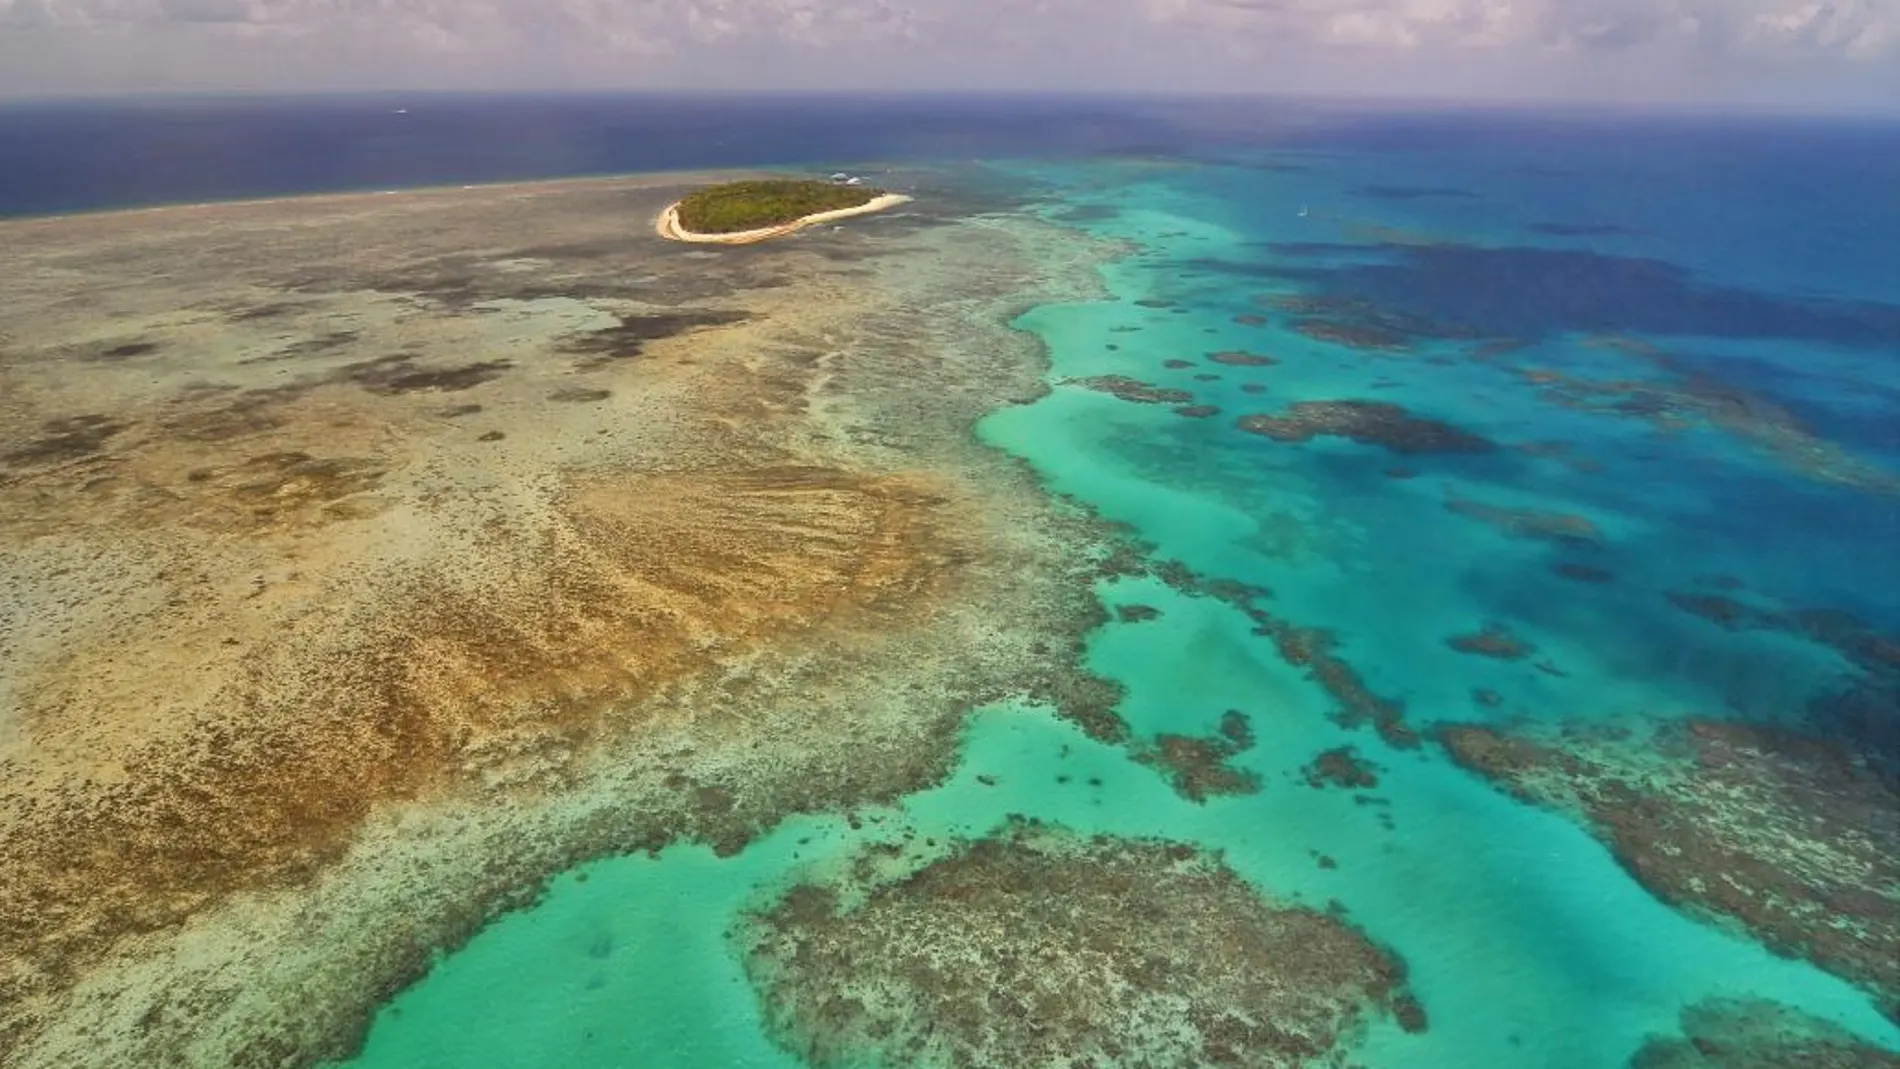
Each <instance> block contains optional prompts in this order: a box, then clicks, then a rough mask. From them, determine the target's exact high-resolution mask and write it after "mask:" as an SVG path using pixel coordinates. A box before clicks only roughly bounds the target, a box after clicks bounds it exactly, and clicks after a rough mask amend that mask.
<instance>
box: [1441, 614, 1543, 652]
mask: <svg viewBox="0 0 1900 1069" xmlns="http://www.w3.org/2000/svg"><path fill="white" fill-rule="evenodd" d="M1445 645H1447V646H1450V647H1451V648H1452V649H1454V650H1457V651H1458V652H1459V653H1468V654H1471V655H1472V656H1474V657H1490V658H1493V659H1495V660H1500V661H1521V660H1523V659H1524V658H1526V657H1528V656H1530V655H1531V654H1532V653H1533V652H1535V651H1536V649H1537V647H1535V646H1533V645H1531V644H1530V643H1528V642H1526V641H1524V640H1523V639H1521V638H1518V637H1517V636H1516V635H1515V634H1513V633H1512V632H1511V629H1510V628H1508V627H1506V626H1504V625H1503V624H1499V623H1490V624H1486V625H1485V626H1484V629H1483V630H1481V631H1475V632H1473V633H1471V634H1468V635H1453V636H1452V637H1450V638H1448V639H1446V640H1445Z"/></svg>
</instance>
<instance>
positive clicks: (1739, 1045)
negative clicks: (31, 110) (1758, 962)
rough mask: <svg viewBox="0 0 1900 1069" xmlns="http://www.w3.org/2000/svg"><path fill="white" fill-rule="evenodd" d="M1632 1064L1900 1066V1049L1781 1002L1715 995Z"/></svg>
mask: <svg viewBox="0 0 1900 1069" xmlns="http://www.w3.org/2000/svg"><path fill="white" fill-rule="evenodd" d="M1630 1069H1900V1054H1895V1053H1894V1052H1892V1051H1889V1050H1882V1049H1880V1048H1879V1047H1876V1046H1873V1045H1872V1044H1870V1043H1867V1042H1865V1041H1864V1040H1862V1039H1860V1038H1859V1037H1858V1036H1855V1035H1853V1034H1852V1033H1850V1032H1848V1031H1846V1030H1844V1029H1842V1028H1841V1027H1840V1026H1838V1025H1835V1024H1833V1023H1831V1022H1828V1021H1823V1020H1820V1019H1818V1018H1814V1017H1809V1016H1808V1015H1807V1014H1804V1013H1801V1012H1800V1011H1798V1010H1793V1009H1789V1008H1788V1007H1786V1006H1782V1005H1779V1004H1778V1003H1773V1002H1766V1001H1763V1000H1759V999H1711V1000H1709V1001H1707V1002H1701V1003H1697V1004H1696V1005H1694V1006H1691V1007H1689V1008H1688V1009H1686V1010H1684V1011H1683V1012H1682V1035H1681V1036H1658V1037H1656V1038H1655V1039H1652V1040H1650V1041H1649V1042H1647V1043H1645V1044H1643V1046H1642V1048H1641V1049H1639V1050H1638V1051H1637V1052H1636V1054H1635V1055H1634V1056H1632V1057H1631V1058H1630Z"/></svg>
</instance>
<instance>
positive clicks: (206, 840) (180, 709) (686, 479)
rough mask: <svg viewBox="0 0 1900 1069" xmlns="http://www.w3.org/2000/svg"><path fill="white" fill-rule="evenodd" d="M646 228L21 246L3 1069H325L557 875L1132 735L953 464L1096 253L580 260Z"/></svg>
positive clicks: (606, 210)
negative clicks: (944, 293) (1044, 308)
mask: <svg viewBox="0 0 1900 1069" xmlns="http://www.w3.org/2000/svg"><path fill="white" fill-rule="evenodd" d="M670 193H671V191H670V190H668V189H666V188H665V187H664V186H663V185H659V184H657V183H653V182H645V183H643V182H640V181H629V180H615V181H589V182H574V183H559V184H550V185H546V186H530V187H515V188H506V189H495V190H476V191H452V190H444V191H439V192H431V193H417V194H405V195H397V196H389V197H339V198H325V199H315V200H308V201H296V202H288V203H272V204H252V205H232V206H217V207H210V208H182V209H169V210H165V211H158V212H147V213H132V214H127V215H103V216H90V217H83V218H75V219H63V220H35V221H24V222H13V223H7V224H0V244H5V245H6V247H7V248H8V250H9V252H8V257H7V258H6V260H5V261H4V262H3V263H0V284H4V286H5V287H6V289H7V291H8V293H9V298H10V299H9V304H8V306H7V308H6V309H5V310H4V311H0V335H4V336H6V337H7V339H8V344H7V348H6V352H5V353H4V355H0V417H3V418H0V545H4V546H5V549H6V554H5V555H4V557H0V871H4V872H5V873H6V878H5V879H4V880H0V1049H5V1050H7V1051H8V1052H9V1054H8V1063H9V1065H15V1064H17V1065H20V1066H23V1067H25V1066H39V1065H48V1066H51V1065H68V1064H78V1063H79V1062H81V1061H90V1062H91V1063H94V1064H108V1063H109V1064H125V1065H140V1064H151V1065H159V1064H219V1065H239V1066H249V1065H270V1066H288V1065H298V1064H308V1063H310V1062H313V1061H316V1060H321V1059H323V1058H328V1057H335V1056H339V1055H342V1054H345V1053H347V1052H348V1050H349V1047H350V1045H351V1043H352V1042H353V1041H354V1040H355V1038H356V1037H357V1035H358V1034H359V1029H360V1028H361V1027H362V1025H363V1023H364V1022H365V1020H366V1019H367V1014H368V1012H369V1010H370V1009H371V1008H372V1005H373V1003H374V1002H375V1001H376V1000H378V999H379V998H381V997H383V996H384V995H386V994H387V993H389V992H390V991H392V990H394V988H396V987H398V986H400V985H401V984H403V983H405V982H407V981H408V980H409V979H411V978H413V977H414V976H416V975H419V973H420V972H421V971H422V970H423V969H426V968H427V966H428V962H429V960H430V956H431V954H432V953H434V952H435V951H436V950H438V949H440V948H442V947H444V946H448V945H453V944H454V943H456V942H458V941H459V940H461V939H464V938H466V937H467V936H468V935H469V934H470V933H471V932H472V931H473V930H474V929H475V928H476V927H477V926H479V925H480V924H481V923H482V921H483V919H484V918H485V917H487V916H488V915H490V914H491V913H492V911H494V910H496V909H501V908H506V907H507V906H509V905H510V904H515V903H519V902H520V901H522V900H523V899H524V898H525V897H526V896H529V895H531V894H532V893H533V891H534V889H535V888H536V887H537V886H539V884H540V883H541V881H543V880H544V879H546V878H547V876H548V875H549V874H551V873H552V872H555V871H558V870H559V869H560V868H562V867H565V866H567V865H569V864H572V863H573V862H575V861H578V860H581V859H583V858H585V857H588V856H592V855H594V854H598V853H600V852H603V851H609V850H627V849H641V848H657V847H658V846H662V845H664V844H666V843H667V842H671V841H676V840H680V839H689V838H691V839H699V840H702V841H705V842H708V843H711V844H713V845H714V846H715V847H716V848H717V849H720V850H722V851H727V850H733V849H737V848H738V847H739V846H741V845H743V843H744V842H745V841H746V840H747V838H748V837H749V836H751V835H752V834H754V833H755V832H756V831H757V830H758V829H759V828H761V827H765V826H769V825H770V824H772V823H774V822H776V821H777V820H779V819H781V818H782V817H783V816H784V815H785V814H787V813H789V812H793V811H797V810H800V809H814V808H816V809H822V808H830V807H834V806H843V805H851V804H859V803H862V802H865V801H870V800H876V799H881V798H889V797H893V796H895V795H896V794H899V793H902V792H904V791H907V790H912V789H915V788H916V787H918V786H920V785H922V784H924V783H928V782H930V781H931V780H932V779H933V778H935V777H937V776H939V775H941V774H943V772H944V771H945V770H946V769H947V768H948V767H949V764H950V761H951V760H952V758H953V754H954V741H955V736H956V731H957V724H958V721H959V718H960V717H961V715H962V711H963V710H964V709H967V708H968V707H969V706H970V705H971V704H973V703H975V702H980V701H985V700H991V699H993V698H998V697H1001V696H1003V695H1006V694H1014V693H1027V694H1030V695H1033V696H1036V697H1038V698H1040V699H1041V700H1046V701H1049V702H1050V703H1051V704H1055V705H1057V706H1059V707H1061V708H1062V709H1063V710H1064V712H1065V713H1068V714H1070V715H1073V716H1075V717H1077V718H1078V719H1079V720H1082V721H1085V722H1090V723H1098V724H1099V725H1101V730H1103V731H1105V732H1109V733H1112V731H1113V730H1114V727H1115V724H1116V723H1117V721H1116V718H1115V717H1114V715H1113V704H1114V701H1115V699H1116V697H1117V696H1118V695H1117V692H1116V690H1115V688H1114V687H1113V686H1112V685H1110V684H1107V683H1104V682H1103V681H1100V680H1096V679H1093V678H1092V677H1089V676H1087V675H1086V674H1085V673H1083V672H1081V671H1080V670H1079V669H1078V668H1077V667H1076V665H1077V658H1078V656H1079V652H1080V648H1081V641H1080V636H1081V634H1082V632H1083V631H1084V630H1085V629H1086V628H1087V627H1089V626H1090V625H1091V624H1093V623H1094V622H1095V621H1096V620H1097V619H1099V613H1100V609H1099V607H1097V606H1094V605H1093V604H1091V601H1092V599H1091V598H1089V597H1088V595H1087V587H1086V583H1085V582H1083V581H1082V579H1083V577H1085V576H1086V575H1087V574H1088V573H1089V571H1090V570H1091V568H1092V565H1091V564H1090V563H1089V561H1088V559H1087V557H1088V555H1089V554H1090V553H1091V552H1092V547H1093V546H1094V545H1096V544H1097V539H1098V538H1099V537H1100V536H1101V534H1102V532H1100V531H1099V530H1097V529H1096V528H1094V527H1093V526H1092V525H1091V524H1090V523H1089V522H1087V521H1086V520H1085V519H1083V518H1082V517H1079V516H1077V515H1075V514H1073V513H1071V512H1069V511H1067V510H1066V509H1063V508H1061V507H1059V506H1054V505H1052V504H1050V503H1048V502H1047V501H1046V500H1045V499H1044V498H1043V497H1042V495H1041V494H1040V492H1039V491H1038V490H1037V489H1036V488H1035V486H1034V484H1033V481H1032V480H1030V479H1029V478H1028V477H1027V476H1026V475H1025V474H1024V473H1023V472H1022V471H1021V470H1020V469H1018V468H1017V467H1015V466H1013V465H1011V464H1009V463H1007V462H1005V461H1003V460H1002V459H1001V458H999V457H996V456H993V455H991V454H989V453H988V452H987V451H984V450H982V449H981V448H979V447H977V446H976V445H975V444H974V443H973V442H972V440H971V436H970V434H969V428H970V426H971V425H972V424H973V422H974V421H975V420H976V419H977V418H979V417H980V416H981V415H982V414H983V413H984V412H986V411H988V410H989V409H991V408H993V407H994V406H996V405H997V404H1000V403H1005V402H1008V401H1012V400H1019V399H1021V398H1023V397H1025V396H1033V395H1034V393H1035V391H1036V390H1038V389H1039V388H1040V386H1039V381H1038V380H1039V371H1038V369H1037V366H1036V364H1035V361H1034V359H1033V357H1032V356H1030V354H1029V353H1028V352H1027V350H1025V349H1024V348H1023V347H1022V346H1021V345H1020V344H1019V343H1017V342H1015V341H1013V340H1012V339H1011V336H1010V334H1009V332H1008V331H1007V330H1006V329H1005V328H1003V327H1002V326H1001V322H1002V320H1003V319H1004V318H1006V313H1007V309H1008V308H1009V307H1011V305H1010V302H1011V301H1014V300H1018V299H1020V292H1019V291H1020V290H1021V289H1022V288H1023V287H1025V286H1035V285H1047V286H1052V287H1056V288H1054V289H1052V290H1050V292H1051V293H1054V294H1067V295H1070V296H1076V295H1081V294H1085V293H1088V292H1090V291H1089V289H1088V288H1087V285H1088V284H1087V283H1085V282H1078V283H1077V284H1076V285H1075V286H1074V288H1062V287H1064V286H1066V285H1067V284H1066V283H1064V282H1063V281H1062V280H1064V279H1067V278H1071V277H1073V278H1077V279H1081V278H1083V277H1084V276H1085V274H1086V272H1087V268H1088V267H1089V266H1090V264H1091V263H1092V261H1091V260H1090V259H1089V257H1090V256H1092V255H1095V253H1093V252H1088V251H1086V250H1084V249H1083V247H1082V246H1078V245H1076V244H1075V243H1074V242H1073V239H1072V238H1065V239H1064V240H1063V241H1060V242H1058V241H1055V240H1053V238H1050V239H1048V240H1046V241H1045V239H1044V238H1042V237H1041V236H1039V231H1037V230H1036V229H1035V227H1034V225H1033V224H1025V226H1024V228H1022V229H1020V230H1017V231H1013V232H1010V233H1004V232H1002V231H985V232H984V233H983V234H972V235H964V236H963V237H961V238H957V239H954V240H952V239H951V235H950V234H948V233H945V234H943V235H942V236H941V237H932V236H930V235H912V236H904V235H886V236H884V237H882V238H878V237H870V236H863V235H858V236H851V235H842V234H841V235H831V236H821V237H819V238H816V239H814V240H815V241H817V242H819V243H821V244H820V245H809V243H808V248H806V249H805V250H804V251H801V250H800V249H794V248H790V247H787V248H784V249H774V250H770V251H764V252H760V253H758V254H756V255H753V256H748V257H745V258H742V259H741V258H725V257H724V256H723V255H721V254H712V255H711V256H710V257H708V256H706V255H704V254H699V255H693V254H682V253H680V252H679V251H678V250H674V249H672V248H670V247H664V246H662V245H661V244H660V242H659V241H658V240H657V239H654V238H650V237H648V236H646V235H644V234H640V235H638V236H627V234H628V233H631V232H630V231H629V232H625V233H623V232H622V231H613V236H611V237H603V236H602V230H601V223H600V221H601V220H602V219H603V218H643V217H650V216H651V214H652V212H653V211H656V210H657V209H658V207H659V206H661V205H662V204H663V203H665V201H666V200H667V199H668V197H669V195H670ZM826 243H828V244H826ZM878 243H881V244H878ZM821 245H822V246H823V247H821ZM978 246H987V248H985V249H983V250H981V251H979V250H978ZM469 250H482V251H481V252H479V253H475V252H471V251H469ZM1065 250H1066V251H1065ZM873 254H875V255H879V256H886V255H888V256H897V257H902V256H917V257H920V258H922V259H923V261H924V262H929V263H932V264H933V265H934V266H933V270H932V272H931V273H930V277H931V278H932V279H933V280H934V281H933V282H932V285H933V286H936V287H938V289H939V290H941V287H942V286H944V285H946V284H950V283H948V282H946V281H945V280H946V279H955V280H959V281H958V282H957V283H956V284H964V283H967V285H968V287H969V290H968V296H969V297H970V303H969V305H968V307H969V308H970V309H973V310H976V311H974V312H969V313H959V315H958V317H957V318H954V319H953V318H948V317H947V313H937V312H932V311H929V310H928V309H929V308H930V307H932V306H931V305H930V304H929V303H927V302H923V301H921V300H918V299H917V298H918V297H920V296H922V295H921V294H920V293H913V292H911V291H910V290H906V289H905V288H904V286H905V285H906V283H905V282H903V281H902V276H904V275H905V272H903V271H895V272H891V273H890V277H889V278H887V279H884V280H883V281H881V282H880V284H879V286H875V287H874V286H871V285H869V284H867V283H866V282H865V281H864V280H863V279H859V278H853V279H849V280H848V281H847V279H846V276H845V275H843V274H840V273H839V271H838V270H837V268H836V266H835V265H836V264H838V263H850V262H851V261H852V260H853V259H863V258H865V257H867V256H870V255H873ZM972 256H974V257H976V259H969V257H972ZM979 262H981V263H983V264H985V266H981V267H980V269H979ZM54 265H57V266H56V267H55V266H54ZM958 265H961V266H958ZM999 267H1000V268H1001V269H1002V270H1000V271H999V270H998V268H999ZM946 272H949V274H946ZM918 277H921V275H920V276H918ZM1037 279H1043V280H1047V281H1045V282H1040V283H1039V282H1037V281H1035V280H1037ZM917 284H918V285H921V284H922V283H917ZM936 296H939V297H940V296H941V292H938V293H937V294H936ZM656 309H659V310H656ZM666 309H671V311H666ZM965 315H968V316H970V317H969V318H964V316H965ZM970 338H982V339H983V341H982V342H981V347H982V348H984V349H986V350H987V352H986V354H984V355H979V356H974V357H970V358H968V359H963V358H959V359H944V360H932V361H930V362H929V363H930V366H931V367H932V368H935V369H937V370H936V371H935V372H931V373H930V374H936V375H938V378H936V379H933V380H932V381H930V382H928V383H927V384H923V386H922V388H921V390H920V383H919V371H918V369H917V367H916V366H914V364H913V362H914V361H915V359H916V354H917V351H918V347H920V346H924V347H938V346H948V345H950V344H967V339H970ZM957 339H966V341H964V342H958V341H957ZM134 349H136V350H137V351H133V350H134ZM95 351H99V352H117V353H118V354H119V355H116V356H112V357H111V358H110V359H103V360H78V361H75V360H74V359H72V358H73V357H74V356H75V355H78V354H83V353H92V352H95ZM839 353H843V354H846V357H845V358H843V359H836V360H834V359H833V357H832V355H831V354H839ZM634 355H637V356H638V359H625V358H624V357H628V356H634ZM833 365H835V366H833ZM953 369H954V370H953ZM926 395H927V397H926ZM445 404H446V405H447V406H448V407H445ZM504 428H505V432H504ZM991 575H995V576H1003V575H1007V576H1009V578H1008V580H1007V581H1003V580H1001V579H997V580H994V581H993V580H992V579H991V578H987V577H988V576H991ZM996 614H1001V617H1000V618H1005V619H1007V620H1008V621H1009V622H1010V625H1011V628H1010V629H1004V628H999V627H997V626H996V624H995V621H996V620H997V619H998V618H999V617H998V616H997V615H996ZM978 621H984V622H982V623H980V624H979V623H978ZM1019 621H1020V622H1022V623H1023V625H1024V630H1022V631H1020V632H1018V631H1016V630H1013V628H1014V625H1015V624H1016V623H1017V622H1019ZM1031 621H1035V622H1034V623H1032V622H1031ZM893 663H902V664H903V665H904V666H905V671H904V672H903V673H892V672H890V670H889V666H890V665H891V664H893ZM900 676H901V678H902V679H903V680H904V681H905V686H904V687H902V688H898V687H896V686H895V685H894V684H892V683H891V680H892V679H895V678H899V677H900ZM880 680H882V681H880ZM880 710H881V711H880Z"/></svg>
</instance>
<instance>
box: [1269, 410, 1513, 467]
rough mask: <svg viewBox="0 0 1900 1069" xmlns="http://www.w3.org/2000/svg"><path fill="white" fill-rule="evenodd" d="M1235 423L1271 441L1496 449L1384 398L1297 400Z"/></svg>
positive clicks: (1419, 449) (1402, 449) (1408, 450)
mask: <svg viewBox="0 0 1900 1069" xmlns="http://www.w3.org/2000/svg"><path fill="white" fill-rule="evenodd" d="M1239 425H1240V429H1241V430H1243V431H1247V432H1248V433H1250V434H1258V435H1261V436H1263V437H1266V438H1271V439H1273V440H1274V441H1276V442H1307V441H1311V440H1313V439H1314V438H1318V437H1322V436H1330V437H1336V438H1350V439H1352V440H1353V441H1355V442H1361V443H1363V444H1366V445H1377V446H1381V447H1383V448H1385V449H1387V450H1389V451H1391V452H1394V453H1401V454H1412V453H1489V452H1492V451H1494V450H1495V449H1496V448H1497V446H1496V445H1495V444H1494V443H1492V442H1491V441H1490V440H1489V439H1486V438H1481V437H1479V436H1478V435H1475V434H1472V433H1470V432H1468V431H1464V430H1460V429H1459V428H1457V427H1454V426H1452V425H1451V424H1449V423H1445V422H1443V421H1441V420H1435V419H1427V418H1425V417H1422V416H1414V415H1413V414H1412V413H1410V412H1408V411H1406V409H1405V408H1403V407H1402V406H1400V405H1395V404H1389V403H1387V402H1384V401H1298V402H1295V403H1294V404H1292V405H1289V406H1288V407H1287V409H1286V411H1285V412H1283V413H1282V414H1280V415H1277V416H1266V415H1253V416H1242V417H1241V419H1240V424H1239Z"/></svg>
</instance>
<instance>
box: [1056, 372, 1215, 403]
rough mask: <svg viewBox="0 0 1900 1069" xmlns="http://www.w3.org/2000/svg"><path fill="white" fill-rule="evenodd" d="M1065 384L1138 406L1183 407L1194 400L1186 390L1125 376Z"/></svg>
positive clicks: (1104, 376)
mask: <svg viewBox="0 0 1900 1069" xmlns="http://www.w3.org/2000/svg"><path fill="white" fill-rule="evenodd" d="M1066 383H1067V384H1068V385H1071V386H1080V387H1082V388H1083V389H1085V390H1094V391H1095V392H1096V393H1105V394H1108V395H1110V396H1111V397H1118V398H1120V399H1122V400H1124V401H1133V402H1135V403H1136V404H1140V405H1185V404H1188V403H1190V402H1192V401H1193V400H1194V395H1193V394H1191V393H1189V392H1187V391H1186V390H1176V389H1172V388H1169V387H1167V386H1156V385H1154V384H1153V383H1150V382H1143V381H1141V380H1140V379H1131V378H1129V377H1128V376H1126V375H1097V376H1094V377H1092V378H1086V379H1068V380H1066Z"/></svg>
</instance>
